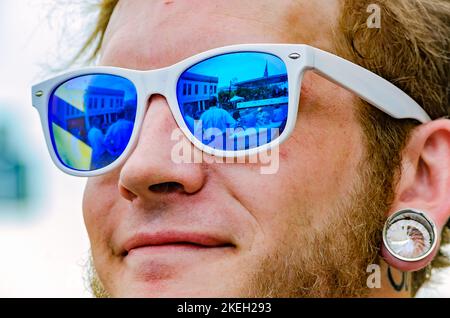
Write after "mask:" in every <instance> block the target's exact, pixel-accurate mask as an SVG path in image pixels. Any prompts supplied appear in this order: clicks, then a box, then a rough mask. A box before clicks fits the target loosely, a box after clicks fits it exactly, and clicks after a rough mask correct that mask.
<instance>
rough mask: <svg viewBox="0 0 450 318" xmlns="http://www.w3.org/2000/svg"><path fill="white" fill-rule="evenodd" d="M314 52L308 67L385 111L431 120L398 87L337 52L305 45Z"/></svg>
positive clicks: (394, 114) (396, 114)
mask: <svg viewBox="0 0 450 318" xmlns="http://www.w3.org/2000/svg"><path fill="white" fill-rule="evenodd" d="M309 49H311V53H312V54H313V56H314V62H313V66H312V69H313V70H314V71H315V72H317V73H318V74H320V75H322V76H324V77H325V78H327V79H328V80H330V81H332V82H334V83H336V84H338V85H340V86H342V87H344V88H346V89H348V90H349V91H351V92H353V93H354V94H356V95H357V96H359V97H360V98H362V99H363V100H365V101H366V102H368V103H369V104H371V105H373V106H375V107H376V108H378V109H379V110H381V111H383V112H385V113H386V114H388V115H390V116H392V117H394V118H398V119H404V118H411V119H416V120H418V121H419V122H421V123H426V122H429V121H431V119H430V117H429V116H428V114H427V113H426V112H425V111H424V110H423V109H422V107H420V106H419V104H417V103H416V102H415V101H414V100H413V99H412V98H411V97H409V96H408V95H407V94H406V93H405V92H403V91H402V90H401V89H399V88H398V87H396V86H395V85H393V84H392V83H390V82H389V81H387V80H385V79H384V78H382V77H380V76H378V75H376V74H375V73H372V72H371V71H369V70H366V69H365V68H363V67H361V66H359V65H356V64H354V63H352V62H350V61H347V60H345V59H343V58H341V57H339V56H337V55H334V54H331V53H328V52H325V51H322V50H320V49H316V48H313V47H309Z"/></svg>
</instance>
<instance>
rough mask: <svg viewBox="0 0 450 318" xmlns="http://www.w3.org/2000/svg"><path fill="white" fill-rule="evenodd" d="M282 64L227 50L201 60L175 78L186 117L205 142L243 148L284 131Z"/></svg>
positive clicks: (285, 97) (273, 58)
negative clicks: (227, 52)
mask: <svg viewBox="0 0 450 318" xmlns="http://www.w3.org/2000/svg"><path fill="white" fill-rule="evenodd" d="M288 94H289V92H288V76H287V70H286V65H285V64H284V62H283V61H282V60H281V59H280V58H279V57H277V56H275V55H272V54H267V53H260V52H239V53H229V54H223V55H219V56H215V57H212V58H210V59H207V60H205V61H202V62H200V63H198V64H196V65H194V66H192V67H191V68H189V69H188V70H186V71H185V72H184V73H183V74H182V75H181V76H180V78H179V80H178V84H177V99H178V104H179V107H180V110H181V113H182V115H183V118H184V121H185V122H186V124H187V126H188V127H189V129H190V131H191V132H192V133H193V134H194V135H195V137H196V138H197V139H198V140H200V141H201V142H202V143H203V144H205V145H208V146H210V147H213V148H215V149H220V150H246V149H251V148H255V147H258V146H261V145H264V144H267V143H269V142H270V141H272V140H273V139H275V138H276V137H278V136H279V135H281V133H282V132H283V130H284V128H285V126H286V120H287V114H288Z"/></svg>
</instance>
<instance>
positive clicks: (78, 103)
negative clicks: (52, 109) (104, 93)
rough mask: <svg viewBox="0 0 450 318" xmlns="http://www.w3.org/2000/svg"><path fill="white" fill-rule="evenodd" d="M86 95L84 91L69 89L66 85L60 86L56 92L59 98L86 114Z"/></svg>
mask: <svg viewBox="0 0 450 318" xmlns="http://www.w3.org/2000/svg"><path fill="white" fill-rule="evenodd" d="M85 93H86V92H85V91H84V90H81V89H72V88H67V87H65V86H64V85H62V86H60V87H59V88H58V89H57V90H56V91H55V95H56V96H58V97H59V98H60V99H62V100H63V101H65V102H66V103H68V104H69V105H71V106H73V107H75V108H78V109H79V110H80V111H82V112H84V96H85Z"/></svg>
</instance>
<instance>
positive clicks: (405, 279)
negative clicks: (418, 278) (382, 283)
mask: <svg viewBox="0 0 450 318" xmlns="http://www.w3.org/2000/svg"><path fill="white" fill-rule="evenodd" d="M387 275H388V278H389V283H390V284H391V286H392V288H394V289H395V290H396V291H398V292H400V291H402V290H405V291H408V285H409V276H408V273H405V272H402V280H401V281H400V282H399V283H397V282H396V281H395V279H394V277H393V276H392V271H391V267H390V266H388V269H387Z"/></svg>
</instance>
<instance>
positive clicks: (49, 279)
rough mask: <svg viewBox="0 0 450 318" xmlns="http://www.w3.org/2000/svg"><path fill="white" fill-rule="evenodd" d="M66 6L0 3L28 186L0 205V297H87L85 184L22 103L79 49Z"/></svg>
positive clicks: (4, 119)
mask: <svg viewBox="0 0 450 318" xmlns="http://www.w3.org/2000/svg"><path fill="white" fill-rule="evenodd" d="M69 2H70V1H67V0H58V1H49V0H20V1H18V0H0V43H2V45H1V46H0V125H3V124H4V125H7V126H8V127H9V128H10V135H9V138H8V141H9V147H11V149H13V150H14V151H15V152H16V153H17V156H18V157H19V158H20V159H21V160H22V161H23V162H24V163H25V164H26V166H27V167H28V170H27V171H28V174H29V180H30V181H29V187H30V197H29V200H28V201H27V202H26V203H22V204H14V203H8V204H5V203H0V249H1V251H2V258H1V261H0V297H90V293H89V292H88V290H87V288H86V281H85V272H86V266H85V265H86V263H87V261H88V259H89V241H88V236H87V234H86V230H85V227H84V223H83V218H82V212H81V203H82V196H83V188H84V185H85V183H86V180H85V179H83V178H77V177H71V176H68V175H65V174H63V173H62V172H60V171H59V170H58V169H57V168H56V167H55V166H54V165H53V164H52V162H51V160H50V156H49V154H48V151H47V149H46V145H45V141H44V136H43V133H42V129H41V123H40V120H39V116H38V113H37V111H36V110H35V109H33V108H32V106H31V98H30V87H31V85H32V84H33V83H36V82H39V81H41V80H42V79H44V78H45V77H48V76H51V75H55V71H54V70H53V69H55V68H58V67H59V68H60V69H61V65H62V63H61V57H65V58H66V59H67V57H68V56H73V54H74V52H75V51H74V50H75V48H76V47H79V45H78V44H77V43H79V42H77V40H76V39H77V38H76V36H74V34H78V35H82V34H83V30H84V27H85V25H83V23H82V19H81V18H80V16H83V17H86V16H88V15H86V14H80V12H79V11H77V10H78V9H77V7H76V3H77V2H72V5H68V3H69ZM73 3H75V4H73ZM55 4H57V5H55ZM62 7H63V8H64V10H66V12H67V13H68V14H69V16H67V15H64V14H62V13H61V11H60V9H61V8H62ZM67 26H70V28H68V27H67ZM62 39H65V40H68V43H72V46H70V45H67V43H66V42H65V41H62ZM258 71H259V72H260V73H261V75H262V72H263V71H264V69H263V68H261V70H258ZM269 72H270V70H269ZM433 281H435V282H437V283H438V284H436V283H432V284H433V285H432V287H433V288H423V289H422V290H421V291H420V292H419V296H447V297H450V270H447V271H446V272H441V273H438V274H437V275H435V276H434V277H433ZM439 282H440V284H439Z"/></svg>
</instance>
